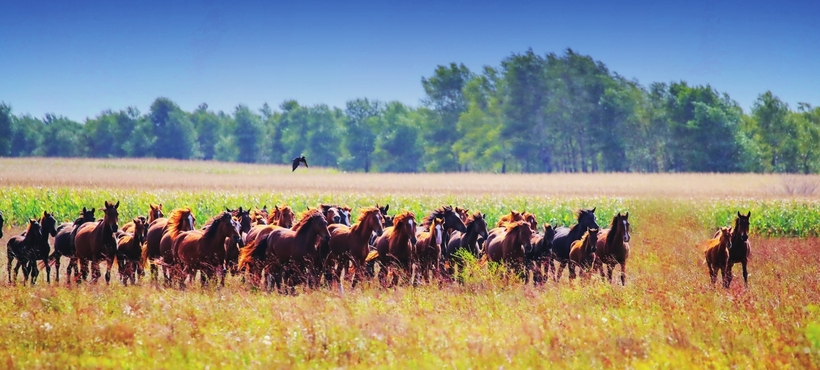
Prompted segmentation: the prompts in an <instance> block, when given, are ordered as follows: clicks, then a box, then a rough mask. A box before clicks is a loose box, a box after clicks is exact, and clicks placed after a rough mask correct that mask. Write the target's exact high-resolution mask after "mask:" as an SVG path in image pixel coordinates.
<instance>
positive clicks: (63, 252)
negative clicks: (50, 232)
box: [48, 207, 96, 283]
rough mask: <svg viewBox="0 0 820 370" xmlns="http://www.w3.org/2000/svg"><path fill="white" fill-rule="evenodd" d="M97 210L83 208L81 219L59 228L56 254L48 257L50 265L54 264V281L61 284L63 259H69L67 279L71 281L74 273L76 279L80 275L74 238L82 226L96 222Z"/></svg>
mask: <svg viewBox="0 0 820 370" xmlns="http://www.w3.org/2000/svg"><path fill="white" fill-rule="evenodd" d="M95 210H96V209H95V208H91V209H90V210H89V209H86V208H85V207H83V210H82V212H80V217H78V218H77V219H75V220H74V222H73V223H71V222H65V223H63V224H61V225H60V226H59V227H57V236H55V237H54V253H52V254H51V256H49V257H48V260H49V264H54V271H55V277H54V280H55V281H57V282H58V283H59V282H60V259H61V257H68V258H69V262H68V267H67V268H66V271H65V273H66V278H67V279H68V281H69V282H70V281H71V272H72V271H73V272H74V275H75V278H76V276H77V275H79V274H80V269H79V268H78V265H77V257H76V256H75V255H74V250H75V248H74V236H75V235H76V234H77V230H78V229H79V228H80V225H82V224H84V223H87V222H94V221H96V217H95V216H94V212H95Z"/></svg>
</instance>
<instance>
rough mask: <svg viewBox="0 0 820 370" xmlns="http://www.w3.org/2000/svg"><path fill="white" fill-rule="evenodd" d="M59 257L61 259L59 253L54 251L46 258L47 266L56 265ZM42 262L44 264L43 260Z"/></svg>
mask: <svg viewBox="0 0 820 370" xmlns="http://www.w3.org/2000/svg"><path fill="white" fill-rule="evenodd" d="M60 257H62V255H61V254H60V252H58V251H56V250H55V251H54V253H52V254H51V255H49V256H48V265H49V266H54V265H55V264H57V260H58V259H60ZM43 262H44V263H45V260H44V261H43Z"/></svg>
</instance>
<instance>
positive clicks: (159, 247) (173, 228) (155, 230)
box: [141, 208, 196, 282]
mask: <svg viewBox="0 0 820 370" xmlns="http://www.w3.org/2000/svg"><path fill="white" fill-rule="evenodd" d="M195 228H196V218H194V215H193V213H192V212H191V209H190V208H177V209H175V210H173V211H171V214H170V216H168V218H158V219H156V220H154V222H152V223H151V224H150V225H149V227H148V235H147V237H146V238H145V248H143V250H142V254H143V256H142V258H141V260H142V261H143V262H144V263H145V266H144V268H146V269H148V268H149V266H150V269H151V277H152V278H153V279H154V281H157V279H158V275H159V267H158V265H159V264H160V263H161V264H163V265H164V266H165V267H164V268H163V273H164V275H165V278H166V279H167V281H168V282H170V280H169V279H170V278H171V276H170V275H171V274H170V272H171V271H170V267H171V265H173V263H174V261H173V255H172V254H171V244H172V241H173V240H174V238H176V237H177V235H179V233H181V232H183V231H191V230H194V229H195ZM163 247H164V248H163ZM161 257H167V259H165V258H163V259H162V260H160V258H161Z"/></svg>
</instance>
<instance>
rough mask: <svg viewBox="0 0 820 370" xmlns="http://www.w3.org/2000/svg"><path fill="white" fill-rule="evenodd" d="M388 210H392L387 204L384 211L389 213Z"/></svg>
mask: <svg viewBox="0 0 820 370" xmlns="http://www.w3.org/2000/svg"><path fill="white" fill-rule="evenodd" d="M388 209H390V204H386V205H385V206H384V211H385V212H387V210H388Z"/></svg>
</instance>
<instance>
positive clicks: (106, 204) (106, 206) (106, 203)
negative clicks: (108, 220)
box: [105, 200, 108, 208]
mask: <svg viewBox="0 0 820 370" xmlns="http://www.w3.org/2000/svg"><path fill="white" fill-rule="evenodd" d="M105 208H108V201H107V200H106V201H105Z"/></svg>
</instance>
